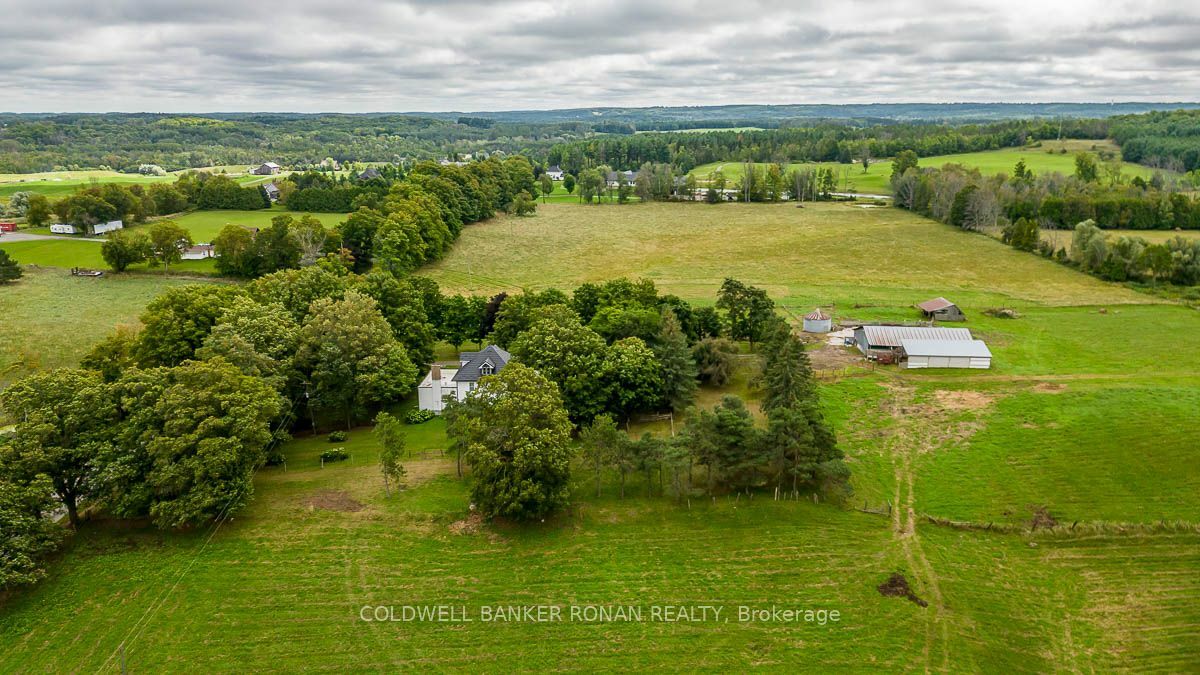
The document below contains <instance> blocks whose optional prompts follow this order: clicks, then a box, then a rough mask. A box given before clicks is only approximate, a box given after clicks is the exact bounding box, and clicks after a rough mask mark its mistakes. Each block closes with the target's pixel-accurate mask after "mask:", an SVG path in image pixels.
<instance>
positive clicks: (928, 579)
mask: <svg viewBox="0 0 1200 675" xmlns="http://www.w3.org/2000/svg"><path fill="white" fill-rule="evenodd" d="M889 389H890V390H891V392H892V396H891V403H890V410H889V412H890V413H891V415H892V417H893V419H895V421H896V426H895V429H894V431H893V432H892V436H891V438H890V439H889V440H888V444H887V448H888V452H889V453H890V454H891V458H892V466H893V467H894V470H895V482H896V489H895V492H894V494H893V496H892V504H893V507H892V535H893V537H894V538H895V540H896V541H897V543H899V545H900V548H901V550H902V551H903V553H904V559H905V561H907V563H908V569H909V572H910V573H911V574H912V575H914V577H915V581H916V585H917V587H918V588H919V589H920V591H919V592H920V593H921V595H922V597H924V598H925V600H926V601H927V602H928V603H929V607H928V612H929V613H928V614H927V615H926V622H925V646H924V648H923V649H922V652H921V653H922V657H923V659H924V662H925V664H924V665H925V672H930V671H931V670H935V669H936V670H940V671H943V672H945V671H948V670H949V668H950V627H949V622H948V617H947V615H946V602H945V599H944V598H943V596H942V589H941V586H940V585H939V583H938V576H937V571H936V570H934V568H933V565H932V564H930V562H929V559H928V558H927V557H926V556H925V551H924V549H923V548H922V547H921V538H920V536H919V535H918V534H917V526H916V522H917V517H916V511H915V509H914V503H915V500H916V491H915V489H914V482H915V471H914V470H913V458H914V457H915V456H916V455H917V454H919V453H921V452H927V451H929V450H930V449H932V447H933V446H934V445H935V442H934V439H933V438H932V437H931V436H929V435H928V434H927V433H926V432H925V430H924V428H923V427H924V426H925V425H924V424H922V422H923V421H924V420H922V418H921V417H920V415H919V414H915V413H914V412H913V411H914V410H915V409H916V405H915V390H914V389H912V388H911V387H907V386H903V385H893V386H891V387H889ZM939 637H940V638H941V639H940V642H941V645H940V654H935V653H934V650H935V647H936V644H935V643H937V642H938V641H939V640H938V638H939ZM935 660H936V661H937V662H938V665H936V666H935V665H934V662H935Z"/></svg>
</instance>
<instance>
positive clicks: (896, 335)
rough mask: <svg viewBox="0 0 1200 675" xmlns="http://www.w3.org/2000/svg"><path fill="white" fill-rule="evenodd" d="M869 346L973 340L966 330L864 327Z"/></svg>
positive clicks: (917, 327)
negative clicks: (927, 341)
mask: <svg viewBox="0 0 1200 675" xmlns="http://www.w3.org/2000/svg"><path fill="white" fill-rule="evenodd" d="M862 330H863V333H864V334H865V335H866V338H867V344H869V345H871V346H873V347H899V346H901V344H902V342H903V341H904V340H938V341H946V340H959V341H966V340H971V339H973V338H972V337H971V331H970V330H969V329H966V328H940V327H939V328H926V327H923V326H863V327H862Z"/></svg>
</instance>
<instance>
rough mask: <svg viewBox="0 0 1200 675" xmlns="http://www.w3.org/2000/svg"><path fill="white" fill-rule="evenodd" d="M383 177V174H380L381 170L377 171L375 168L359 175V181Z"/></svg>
mask: <svg viewBox="0 0 1200 675" xmlns="http://www.w3.org/2000/svg"><path fill="white" fill-rule="evenodd" d="M382 175H383V174H381V173H379V169H376V168H375V167H370V168H369V169H367V170H366V171H364V172H362V173H360V174H358V179H359V180H371V179H372V178H379V177H380V176H382Z"/></svg>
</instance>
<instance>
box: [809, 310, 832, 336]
mask: <svg viewBox="0 0 1200 675" xmlns="http://www.w3.org/2000/svg"><path fill="white" fill-rule="evenodd" d="M831 330H833V319H832V318H831V317H830V316H829V315H828V314H826V313H825V312H823V311H821V308H820V307H818V308H816V309H815V310H813V311H812V313H811V314H805V315H804V332H805V333H828V332H829V331H831Z"/></svg>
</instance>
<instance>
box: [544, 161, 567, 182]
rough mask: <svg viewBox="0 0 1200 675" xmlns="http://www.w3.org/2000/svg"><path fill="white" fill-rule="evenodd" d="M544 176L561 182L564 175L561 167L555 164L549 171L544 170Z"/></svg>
mask: <svg viewBox="0 0 1200 675" xmlns="http://www.w3.org/2000/svg"><path fill="white" fill-rule="evenodd" d="M546 175H547V176H550V180H562V179H563V176H564V175H565V174H564V173H563V170H562V167H560V166H559V165H557V164H555V165H554V166H552V167H550V168H549V169H546Z"/></svg>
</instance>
